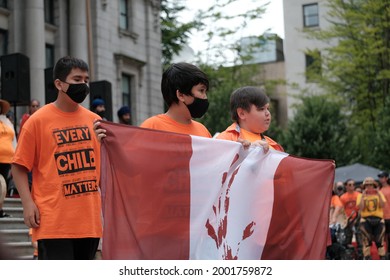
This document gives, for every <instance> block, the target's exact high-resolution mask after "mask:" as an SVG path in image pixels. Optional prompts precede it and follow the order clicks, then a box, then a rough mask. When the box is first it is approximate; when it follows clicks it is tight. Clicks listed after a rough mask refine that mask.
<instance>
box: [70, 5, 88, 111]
mask: <svg viewBox="0 0 390 280" xmlns="http://www.w3.org/2000/svg"><path fill="white" fill-rule="evenodd" d="M86 9H87V8H86V0H70V1H69V13H70V14H69V46H70V53H69V54H70V55H71V56H74V57H77V58H81V59H82V60H84V61H85V62H87V63H88V32H87V12H86ZM82 105H83V106H84V107H85V108H88V109H89V96H88V97H87V98H86V100H85V101H84V102H83V103H82Z"/></svg>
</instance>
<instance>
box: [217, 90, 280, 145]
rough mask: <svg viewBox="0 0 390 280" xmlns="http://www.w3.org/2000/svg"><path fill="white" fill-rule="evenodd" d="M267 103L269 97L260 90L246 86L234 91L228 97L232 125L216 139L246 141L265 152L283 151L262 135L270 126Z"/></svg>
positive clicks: (269, 113) (268, 105) (274, 142)
mask: <svg viewBox="0 0 390 280" xmlns="http://www.w3.org/2000/svg"><path fill="white" fill-rule="evenodd" d="M269 103H270V100H269V97H268V96H267V95H266V94H265V93H264V90H263V89H261V88H258V87H251V86H247V87H242V88H239V89H237V90H235V91H234V92H233V93H232V95H231V96H230V114H231V118H232V120H233V121H234V123H233V124H232V125H230V126H229V127H228V128H227V129H226V130H225V131H223V132H222V133H220V134H218V136H217V137H216V138H217V139H225V140H231V141H237V140H238V139H243V140H247V141H249V142H250V143H252V144H255V145H260V146H263V148H264V150H265V152H267V151H268V149H269V148H271V149H273V150H278V151H284V150H283V147H282V146H281V145H279V144H278V143H277V142H276V141H274V140H272V139H271V138H270V137H268V136H265V135H264V132H266V131H267V130H268V129H269V127H270V125H271V112H270V111H269V109H270V104H269Z"/></svg>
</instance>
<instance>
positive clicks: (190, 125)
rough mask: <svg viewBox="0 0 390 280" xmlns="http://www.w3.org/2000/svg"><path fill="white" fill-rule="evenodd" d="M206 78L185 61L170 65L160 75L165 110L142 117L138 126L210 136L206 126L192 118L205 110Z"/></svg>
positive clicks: (200, 115) (207, 82)
mask: <svg viewBox="0 0 390 280" xmlns="http://www.w3.org/2000/svg"><path fill="white" fill-rule="evenodd" d="M208 88H209V80H208V78H207V76H206V74H205V73H203V72H202V71H201V70H200V69H199V68H198V67H196V66H195V65H192V64H189V63H184V62H182V63H175V64H172V65H171V66H170V67H169V68H168V69H167V70H166V71H165V72H164V73H163V76H162V81H161V91H162V94H163V97H164V101H165V103H166V104H167V106H168V107H169V108H168V111H167V112H166V113H165V114H160V115H157V116H153V117H151V118H149V119H147V120H145V121H144V122H143V123H142V124H141V127H145V128H152V129H158V130H164V131H170V132H176V133H183V134H191V135H196V136H203V137H209V138H211V134H210V132H209V131H208V130H207V128H206V127H205V126H204V125H203V124H201V123H199V122H197V121H194V120H193V118H200V117H202V116H203V115H204V114H205V113H206V112H207V109H208V106H209V103H208V100H207V90H208Z"/></svg>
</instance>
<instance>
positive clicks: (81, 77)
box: [72, 75, 89, 79]
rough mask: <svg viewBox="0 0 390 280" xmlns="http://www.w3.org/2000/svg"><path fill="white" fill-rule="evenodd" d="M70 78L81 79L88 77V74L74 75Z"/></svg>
mask: <svg viewBox="0 0 390 280" xmlns="http://www.w3.org/2000/svg"><path fill="white" fill-rule="evenodd" d="M72 78H76V79H77V78H78V79H83V78H86V79H89V75H87V76H85V77H84V76H83V75H74V76H72Z"/></svg>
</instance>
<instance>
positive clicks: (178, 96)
mask: <svg viewBox="0 0 390 280" xmlns="http://www.w3.org/2000/svg"><path fill="white" fill-rule="evenodd" d="M176 97H177V99H179V101H181V102H184V93H181V92H180V91H179V90H178V89H177V90H176Z"/></svg>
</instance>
